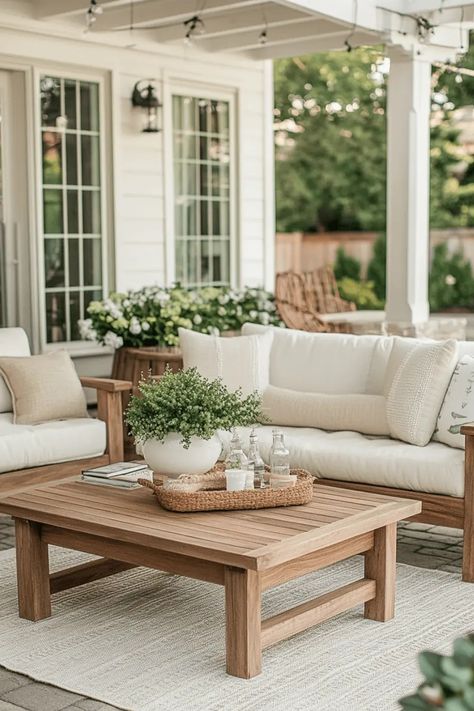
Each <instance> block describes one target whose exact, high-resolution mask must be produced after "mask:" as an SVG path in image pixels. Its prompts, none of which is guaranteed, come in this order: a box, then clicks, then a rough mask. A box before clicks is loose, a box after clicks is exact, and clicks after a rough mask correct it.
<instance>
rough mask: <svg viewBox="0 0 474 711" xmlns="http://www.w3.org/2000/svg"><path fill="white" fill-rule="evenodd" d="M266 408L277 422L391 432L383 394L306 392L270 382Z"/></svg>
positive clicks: (377, 432) (375, 432)
mask: <svg viewBox="0 0 474 711" xmlns="http://www.w3.org/2000/svg"><path fill="white" fill-rule="evenodd" d="M262 409H263V413H264V415H265V416H266V417H268V419H269V420H270V423H271V424H274V425H282V426H289V427H317V428H319V429H323V430H331V431H332V430H349V431H352V432H360V433H361V434H368V435H389V434H390V429H389V426H388V423H387V418H386V415H385V398H384V397H383V395H359V394H350V395H328V394H327V393H302V392H297V391H296V390H287V389H286V388H275V387H273V386H272V385H269V386H268V388H266V390H265V391H264V393H263V402H262Z"/></svg>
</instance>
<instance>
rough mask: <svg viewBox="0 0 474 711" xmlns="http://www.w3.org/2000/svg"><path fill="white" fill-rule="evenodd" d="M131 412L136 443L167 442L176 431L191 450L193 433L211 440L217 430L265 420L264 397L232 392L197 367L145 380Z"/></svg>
mask: <svg viewBox="0 0 474 711" xmlns="http://www.w3.org/2000/svg"><path fill="white" fill-rule="evenodd" d="M138 389H139V390H140V396H136V395H134V396H133V397H132V398H131V399H130V403H129V405H128V408H127V410H126V413H125V421H126V422H127V424H128V425H129V427H130V430H131V434H132V435H133V436H134V438H135V441H136V442H139V443H141V444H143V443H144V442H146V441H147V440H149V439H157V440H159V441H160V442H163V440H164V439H165V437H166V435H167V434H169V433H170V432H179V434H180V435H181V437H182V439H181V442H182V444H183V446H184V447H185V448H186V449H187V448H188V447H189V445H190V444H191V438H192V437H199V438H201V439H210V438H211V437H212V436H213V435H214V434H215V432H216V430H230V429H232V427H237V426H241V427H247V426H249V425H253V424H255V423H256V422H258V421H262V420H264V417H263V415H262V412H261V404H262V401H261V397H260V395H259V394H258V393H257V392H255V393H252V394H250V395H248V396H247V397H244V395H243V394H242V391H241V390H240V389H239V390H236V391H235V392H231V391H230V390H229V389H228V388H227V387H226V386H225V385H224V384H223V382H222V380H220V379H219V378H218V379H217V380H208V379H207V378H205V377H204V376H202V375H200V374H199V373H198V371H197V370H196V368H190V369H189V370H181V371H179V372H178V373H172V372H171V370H167V371H166V373H165V374H164V375H163V377H162V378H160V379H159V380H153V379H148V380H143V381H141V382H140V384H139V386H138Z"/></svg>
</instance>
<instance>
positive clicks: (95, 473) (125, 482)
mask: <svg viewBox="0 0 474 711" xmlns="http://www.w3.org/2000/svg"><path fill="white" fill-rule="evenodd" d="M138 479H149V480H150V481H153V472H152V471H151V469H149V468H148V467H147V465H146V464H144V463H143V462H115V464H107V465H106V466H104V467H96V468H95V469H85V470H84V471H83V472H82V477H81V480H82V481H85V482H87V483H88V484H99V485H104V486H115V487H117V488H119V489H138V488H139V487H140V484H138Z"/></svg>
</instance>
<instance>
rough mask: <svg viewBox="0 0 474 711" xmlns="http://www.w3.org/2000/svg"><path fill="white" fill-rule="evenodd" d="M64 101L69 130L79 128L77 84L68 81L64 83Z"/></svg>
mask: <svg viewBox="0 0 474 711" xmlns="http://www.w3.org/2000/svg"><path fill="white" fill-rule="evenodd" d="M64 101H65V108H66V118H67V128H76V127H77V108H76V106H77V105H76V82H75V81H70V80H69V79H66V81H65V82H64Z"/></svg>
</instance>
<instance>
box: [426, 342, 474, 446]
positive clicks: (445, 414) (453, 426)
mask: <svg viewBox="0 0 474 711" xmlns="http://www.w3.org/2000/svg"><path fill="white" fill-rule="evenodd" d="M463 425H474V358H473V357H472V356H469V355H464V356H462V358H461V359H460V360H459V361H458V363H457V365H456V367H455V369H454V373H453V375H452V377H451V381H450V383H449V387H448V389H447V391H446V395H445V396H444V400H443V404H442V405H441V410H440V411H439V415H438V422H437V425H436V430H435V433H434V435H433V439H434V440H436V441H437V442H442V443H443V444H448V445H449V446H450V447H457V448H458V449H464V447H465V439H466V438H465V437H464V435H462V434H461V427H462V426H463Z"/></svg>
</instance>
